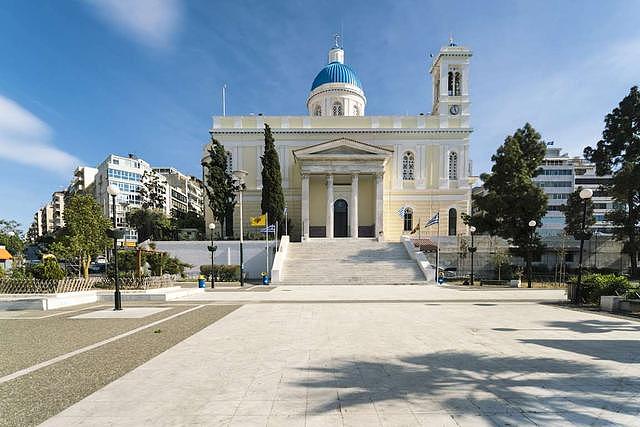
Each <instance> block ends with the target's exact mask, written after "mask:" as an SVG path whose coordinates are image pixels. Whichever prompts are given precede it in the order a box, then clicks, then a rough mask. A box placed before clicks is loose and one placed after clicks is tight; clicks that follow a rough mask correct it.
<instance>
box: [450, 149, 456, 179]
mask: <svg viewBox="0 0 640 427" xmlns="http://www.w3.org/2000/svg"><path fill="white" fill-rule="evenodd" d="M449 179H458V154H457V153H456V152H455V151H452V152H451V153H449Z"/></svg>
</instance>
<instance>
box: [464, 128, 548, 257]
mask: <svg viewBox="0 0 640 427" xmlns="http://www.w3.org/2000/svg"><path fill="white" fill-rule="evenodd" d="M545 152H546V144H545V143H544V141H542V138H541V137H540V134H539V133H538V132H536V130H535V129H534V128H533V127H532V126H531V125H530V124H529V123H526V124H525V125H524V127H522V128H520V129H517V130H516V132H515V133H514V134H513V135H511V136H507V138H506V139H505V141H504V144H503V145H502V146H500V147H499V148H498V150H497V151H496V154H494V155H493V156H492V157H491V160H492V161H493V162H494V164H493V167H492V168H491V173H486V174H482V175H481V179H482V180H483V181H484V189H485V191H484V192H482V193H479V194H476V195H474V196H473V203H474V207H475V212H474V213H473V215H472V216H467V218H466V221H467V222H468V223H469V224H472V225H475V226H476V229H477V230H478V232H480V233H488V234H490V235H492V236H494V235H495V236H500V237H502V238H503V239H506V240H508V241H509V242H510V243H511V244H512V245H514V246H515V248H514V249H512V252H513V253H514V254H515V255H517V256H521V257H526V259H527V268H528V269H529V268H530V266H531V265H530V258H531V257H530V256H527V255H531V253H534V254H535V253H540V252H541V251H542V244H541V242H540V238H539V236H538V235H537V234H536V233H532V230H531V227H529V221H531V220H534V221H536V224H537V225H538V226H540V223H541V219H542V217H543V216H544V214H545V213H546V211H547V196H546V195H545V194H544V191H542V189H541V188H539V187H538V186H537V185H536V184H535V183H534V182H533V178H534V177H535V176H536V175H537V174H538V173H539V167H540V165H541V164H542V160H543V159H544V155H545Z"/></svg>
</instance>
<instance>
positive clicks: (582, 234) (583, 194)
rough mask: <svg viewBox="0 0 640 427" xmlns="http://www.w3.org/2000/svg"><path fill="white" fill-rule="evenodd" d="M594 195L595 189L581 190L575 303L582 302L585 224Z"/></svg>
mask: <svg viewBox="0 0 640 427" xmlns="http://www.w3.org/2000/svg"><path fill="white" fill-rule="evenodd" d="M591 197H593V190H592V189H590V188H585V189H583V190H582V191H580V198H581V199H582V227H581V230H580V256H579V258H578V282H577V283H576V291H575V293H574V298H573V303H574V304H580V288H581V286H582V251H583V250H584V238H585V226H586V222H587V202H588V201H589V199H591Z"/></svg>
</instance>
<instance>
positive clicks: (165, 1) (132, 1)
mask: <svg viewBox="0 0 640 427" xmlns="http://www.w3.org/2000/svg"><path fill="white" fill-rule="evenodd" d="M88 3H89V4H90V5H92V6H93V7H94V9H95V10H96V11H97V12H98V14H99V15H100V16H101V17H102V18H103V19H105V20H106V21H107V22H108V23H109V24H111V25H113V26H115V27H116V28H117V29H118V30H120V31H122V32H123V33H125V34H127V35H129V36H130V37H133V38H134V39H135V40H136V41H138V42H140V43H142V44H145V45H148V46H151V47H154V48H162V47H166V46H168V45H169V44H170V42H171V39H172V37H173V34H174V33H175V31H176V30H177V28H178V25H179V24H180V21H181V19H182V7H181V4H180V0H88Z"/></svg>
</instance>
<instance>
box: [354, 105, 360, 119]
mask: <svg viewBox="0 0 640 427" xmlns="http://www.w3.org/2000/svg"><path fill="white" fill-rule="evenodd" d="M353 115H354V116H359V115H360V108H358V106H357V105H354V106H353Z"/></svg>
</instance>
